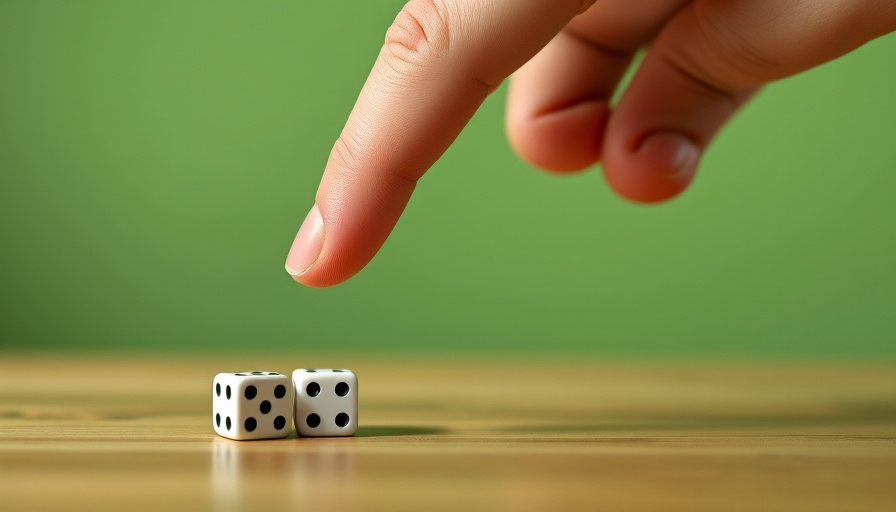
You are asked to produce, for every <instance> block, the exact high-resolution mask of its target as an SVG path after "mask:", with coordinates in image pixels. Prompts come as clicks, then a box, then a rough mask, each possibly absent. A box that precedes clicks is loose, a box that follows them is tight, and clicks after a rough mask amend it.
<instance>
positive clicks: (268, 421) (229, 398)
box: [212, 371, 293, 440]
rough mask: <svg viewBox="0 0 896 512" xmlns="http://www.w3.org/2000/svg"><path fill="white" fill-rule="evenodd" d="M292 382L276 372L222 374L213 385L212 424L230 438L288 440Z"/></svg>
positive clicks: (218, 431) (217, 430)
mask: <svg viewBox="0 0 896 512" xmlns="http://www.w3.org/2000/svg"><path fill="white" fill-rule="evenodd" d="M292 404H293V388H292V382H290V380H289V377H287V376H286V375H283V374H280V373H276V372H257V371H256V372H241V373H219V374H217V375H215V379H214V382H213V384H212V425H213V426H214V428H215V432H216V433H217V434H218V435H220V436H223V437H228V438H230V439H237V440H245V439H271V438H276V437H286V436H288V435H289V433H290V431H291V430H292V425H291V420H292V418H291V416H292Z"/></svg>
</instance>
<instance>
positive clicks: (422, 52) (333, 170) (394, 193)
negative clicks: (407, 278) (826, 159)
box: [286, 0, 595, 287]
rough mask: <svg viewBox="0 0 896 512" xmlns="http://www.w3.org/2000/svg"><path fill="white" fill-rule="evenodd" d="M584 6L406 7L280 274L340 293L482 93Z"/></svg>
mask: <svg viewBox="0 0 896 512" xmlns="http://www.w3.org/2000/svg"><path fill="white" fill-rule="evenodd" d="M594 1H595V0H411V1H410V2H409V3H408V4H407V5H405V7H404V8H403V9H402V11H401V12H400V13H399V15H398V16H397V17H396V19H395V21H394V22H393V24H392V26H391V27H390V28H389V30H388V31H387V33H386V41H385V44H384V45H383V48H382V50H381V51H380V54H379V56H378V58H377V60H376V63H375V64H374V67H373V70H372V71H371V73H370V76H369V77H368V79H367V82H366V83H365V84H364V87H363V89H362V90H361V94H360V96H359V97H358V101H357V103H356V104H355V107H354V109H353V110H352V113H351V115H350V116H349V119H348V122H347V123H346V126H345V128H344V129H343V131H342V133H341V135H340V136H339V139H338V140H337V141H336V144H335V145H334V146H333V150H332V152H331V153H330V159H329V161H328V162H327V166H326V169H325V171H324V176H323V179H322V180H321V184H320V187H319V188H318V191H317V195H316V198H315V205H314V206H313V207H312V209H311V211H310V212H309V213H308V216H307V217H306V219H305V221H304V223H303V224H302V227H301V228H300V229H299V232H298V234H297V235H296V238H295V240H294V242H293V244H292V247H291V248H290V252H289V255H288V256H287V259H286V270H287V271H288V272H289V273H290V274H291V275H292V276H293V278H294V279H295V280H296V281H298V282H300V283H302V284H305V285H308V286H314V287H324V286H331V285H334V284H337V283H340V282H342V281H344V280H346V279H348V278H349V277H351V276H353V275H354V274H355V273H357V272H358V271H359V270H361V269H362V268H363V267H364V266H365V265H366V264H367V263H368V262H369V261H370V260H371V259H372V258H373V256H374V255H375V254H376V252H377V251H378V250H379V248H380V247H381V246H382V244H383V242H385V240H386V237H388V235H389V233H390V232H391V231H392V228H393V227H394V226H395V223H396V222H397V221H398V218H399V216H400V215H401V213H402V211H404V208H405V205H406V204H407V202H408V200H409V199H410V196H411V193H412V192H413V190H414V187H415V186H416V183H417V180H418V179H419V178H420V177H421V176H423V174H424V173H425V172H426V171H427V170H428V169H429V168H430V166H432V164H433V163H435V161H436V160H437V159H438V158H439V157H440V156H441V155H442V154H443V153H444V152H445V150H446V149H447V148H448V146H449V145H451V143H452V142H454V140H455V139H456V138H457V136H458V134H459V133H460V131H461V130H462V129H463V127H464V126H465V125H466V124H467V122H468V121H469V119H470V118H471V117H472V116H473V114H474V113H475V111H476V109H477V108H479V106H480V105H481V103H482V101H483V100H484V99H485V98H486V96H487V95H488V93H489V92H490V91H491V90H493V89H494V88H495V87H497V85H498V84H500V83H501V81H502V80H503V79H504V78H506V77H507V76H508V75H509V74H510V73H512V72H513V71H514V70H516V69H517V68H518V67H520V66H521V65H522V64H524V63H525V62H526V61H527V60H529V59H530V58H531V57H532V56H533V55H535V54H536V53H537V52H538V51H539V50H540V49H541V48H542V47H543V46H544V45H546V44H547V43H548V42H549V41H550V40H551V38H553V36H554V35H556V34H557V32H559V31H560V30H561V29H562V28H563V27H564V26H565V25H566V24H567V23H568V22H569V21H570V20H571V19H572V18H573V17H574V16H575V15H576V14H577V13H578V12H581V11H583V10H584V9H586V8H587V7H588V6H590V5H591V4H592V3H593V2H594Z"/></svg>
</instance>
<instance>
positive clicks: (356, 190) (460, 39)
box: [286, 0, 896, 287]
mask: <svg viewBox="0 0 896 512" xmlns="http://www.w3.org/2000/svg"><path fill="white" fill-rule="evenodd" d="M894 30H896V2H894V1H893V0H584V1H583V0H411V1H410V2H409V3H408V4H407V5H405V7H404V8H403V9H402V11H401V12H400V13H399V14H398V16H397V17H396V19H395V21H394V23H393V24H392V26H391V27H390V28H389V30H388V31H387V33H386V38H385V44H384V45H383V47H382V49H381V51H380V54H379V56H378V58H377V60H376V63H375V65H374V68H373V70H372V71H371V73H370V76H369V77H368V79H367V82H366V83H365V85H364V87H363V89H362V90H361V94H360V96H359V97H358V101H357V103H356V104H355V107H354V109H353V110H352V113H351V115H350V116H349V119H348V122H347V123H346V125H345V128H344V129H343V131H342V133H341V134H340V136H339V138H338V140H337V141H336V143H335V145H334V146H333V150H332V152H331V153H330V158H329V161H328V162H327V165H326V168H325V170H324V175H323V178H322V180H321V183H320V187H319V188H318V190H317V195H316V197H315V204H314V206H313V207H312V208H311V211H310V212H309V214H308V215H307V217H306V218H305V221H304V222H303V224H302V226H301V228H300V229H299V232H298V234H297V235H296V238H295V240H294V242H293V244H292V247H291V248H290V251H289V254H288V256H287V259H286V270H287V272H289V273H290V275H292V276H293V278H294V279H295V280H296V281H298V282H299V283H302V284H304V285H307V286H312V287H326V286H332V285H335V284H338V283H340V282H342V281H345V280H346V279H348V278H350V277H351V276H353V275H355V274H356V273H357V272H358V271H360V270H361V269H362V268H363V267H364V266H365V265H366V264H367V263H368V262H369V261H370V260H371V259H372V258H373V256H374V255H375V254H376V252H377V251H378V250H379V249H380V247H381V246H382V244H383V243H384V242H385V240H386V238H387V237H388V235H389V233H390V232H391V231H392V228H393V227H394V226H395V223H396V222H397V221H398V218H399V216H400V215H401V213H402V211H403V210H404V208H405V205H406V204H407V202H408V200H409V199H410V197H411V193H412V192H413V191H414V187H415V186H416V184H417V181H418V180H419V179H420V177H421V176H423V174H424V173H425V172H426V171H427V170H428V169H429V168H430V166H432V164H433V163H435V161H436V160H437V159H438V158H439V157H440V156H441V155H442V154H443V153H444V152H445V150H446V149H447V148H448V146H449V145H451V143H452V142H454V140H455V139H456V138H457V136H458V134H459V133H460V131H461V130H462V129H463V127H464V126H465V125H466V123H467V122H468V121H469V119H470V118H471V117H472V115H473V114H474V113H475V112H476V109H477V108H479V106H480V105H481V104H482V102H483V101H484V100H485V98H486V97H487V96H488V94H489V93H491V92H492V91H494V90H495V89H496V88H497V87H498V86H499V85H500V84H501V82H502V81H503V80H504V79H506V78H507V77H508V76H510V74H511V73H513V77H512V79H511V82H510V88H509V94H508V105H507V133H508V136H509V138H510V141H511V144H512V146H513V147H514V149H515V150H516V151H517V152H518V153H519V154H520V155H521V156H522V157H523V158H524V159H526V160H527V161H529V162H531V163H532V164H534V165H536V166H538V167H541V168H544V169H546V170H548V171H553V172H560V173H567V172H575V171H580V170H582V169H585V168H588V167H590V166H592V165H594V164H595V163H597V162H601V163H602V168H603V172H604V176H605V177H606V180H607V182H608V183H609V185H610V186H611V187H612V188H613V189H614V190H615V191H616V192H617V193H618V194H619V195H621V196H622V197H624V198H627V199H629V200H632V201H636V202H642V203H654V202H661V201H665V200H667V199H670V198H672V197H674V196H676V195H678V194H679V193H681V192H682V191H683V190H685V189H686V188H687V186H688V184H689V183H690V182H691V180H692V179H693V177H694V173H695V171H696V170H697V167H698V166H699V163H700V158H701V155H702V154H703V153H704V151H705V150H706V148H707V146H708V145H709V143H710V142H711V141H712V139H713V137H714V136H715V135H716V133H717V132H718V130H719V128H720V127H721V126H722V125H723V124H724V123H725V121H726V120H727V119H729V118H730V117H731V116H732V115H733V114H734V113H735V112H736V111H737V110H738V108H740V106H741V105H743V104H744V102H746V101H747V100H748V99H749V98H750V96H752V95H753V94H754V93H755V92H756V91H757V90H758V89H759V88H760V87H761V86H762V85H763V84H765V83H768V82H771V81H773V80H776V79H779V78H783V77H786V76H790V75H793V74H796V73H799V72H801V71H804V70H807V69H810V68H812V67H815V66H817V65H819V64H822V63H824V62H827V61H829V60H832V59H835V58H837V57H839V56H841V55H843V54H846V53H848V52H850V51H852V50H854V49H856V48H858V47H859V46H861V45H862V44H864V43H866V42H868V41H870V40H872V39H874V38H876V37H879V36H882V35H884V34H888V33H890V32H893V31H894ZM648 44H649V49H648V51H647V52H646V55H645V57H644V60H643V61H642V62H641V64H640V67H639V68H638V70H637V72H636V74H635V76H634V78H633V79H632V81H631V83H630V84H629V85H628V87H627V88H626V89H625V91H623V93H622V95H621V97H620V99H619V102H618V104H617V105H615V107H614V108H612V109H611V108H610V106H609V100H610V98H611V97H612V96H613V94H614V91H615V90H616V88H617V87H618V85H619V81H620V79H621V78H622V76H623V74H624V73H625V70H626V69H627V68H628V66H629V64H630V63H631V60H632V58H633V56H634V55H635V53H636V52H637V51H638V50H639V49H641V48H644V47H646V46H648ZM806 179H812V178H811V176H807V177H806Z"/></svg>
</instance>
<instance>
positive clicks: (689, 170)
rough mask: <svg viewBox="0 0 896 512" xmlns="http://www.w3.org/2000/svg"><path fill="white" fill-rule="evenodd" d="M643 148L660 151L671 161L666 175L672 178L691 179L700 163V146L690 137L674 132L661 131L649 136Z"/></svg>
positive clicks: (647, 150)
mask: <svg viewBox="0 0 896 512" xmlns="http://www.w3.org/2000/svg"><path fill="white" fill-rule="evenodd" d="M641 150H642V151H645V152H650V153H658V154H659V155H658V156H659V157H660V159H661V160H662V161H665V162H668V163H669V169H668V171H667V174H666V176H667V177H668V178H670V179H682V178H685V179H690V178H691V177H692V176H693V174H694V172H695V171H696V170H697V165H698V164H699V163H700V148H699V147H698V146H697V144H695V143H694V141H692V140H691V139H690V138H688V137H685V136H684V135H681V134H680V133H674V132H660V133H656V134H654V135H651V136H650V137H648V138H647V139H646V140H645V141H644V142H643V143H642V145H641Z"/></svg>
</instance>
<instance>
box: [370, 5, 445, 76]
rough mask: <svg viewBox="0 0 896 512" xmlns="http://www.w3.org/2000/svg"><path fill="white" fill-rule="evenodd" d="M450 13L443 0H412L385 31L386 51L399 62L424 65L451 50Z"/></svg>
mask: <svg viewBox="0 0 896 512" xmlns="http://www.w3.org/2000/svg"><path fill="white" fill-rule="evenodd" d="M448 37H449V26H448V16H447V12H446V9H445V7H444V4H442V2H441V0H411V1H410V2H408V3H407V4H406V5H405V6H404V7H403V8H402V9H401V11H400V12H399V13H398V16H396V18H395V21H394V22H393V23H392V25H391V26H390V27H389V30H388V31H386V42H385V49H386V50H387V55H388V56H389V57H390V58H392V59H395V60H397V61H399V62H403V63H407V64H412V65H423V64H425V63H427V62H430V61H432V60H434V59H440V58H441V57H443V56H444V55H446V54H447V51H448Z"/></svg>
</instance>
